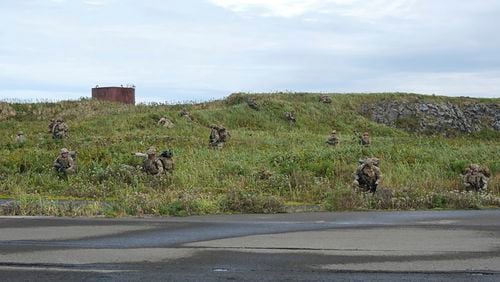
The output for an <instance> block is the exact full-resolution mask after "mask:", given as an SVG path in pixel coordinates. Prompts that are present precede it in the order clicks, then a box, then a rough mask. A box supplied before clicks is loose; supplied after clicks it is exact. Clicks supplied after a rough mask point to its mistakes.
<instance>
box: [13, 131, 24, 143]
mask: <svg viewBox="0 0 500 282" xmlns="http://www.w3.org/2000/svg"><path fill="white" fill-rule="evenodd" d="M15 140H16V144H18V145H22V144H24V143H26V136H25V135H24V132H22V131H19V132H17V134H16V139H15Z"/></svg>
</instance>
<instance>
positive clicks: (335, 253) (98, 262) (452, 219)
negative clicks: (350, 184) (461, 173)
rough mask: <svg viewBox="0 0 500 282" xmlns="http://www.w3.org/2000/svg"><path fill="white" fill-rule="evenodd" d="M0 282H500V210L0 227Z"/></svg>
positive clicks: (58, 221) (41, 221)
mask: <svg viewBox="0 0 500 282" xmlns="http://www.w3.org/2000/svg"><path fill="white" fill-rule="evenodd" d="M0 280H1V281H59V280H62V281H69V280H73V281H101V280H102V281H109V280H111V281H151V280H156V281H158V280H161V281H168V280H176V281H179V280H182V281H186V280H188V281H220V280H252V281H253V280H259V281H291V280H295V281H296V280H304V281H306V280H307V281H311V280H340V281H342V280H346V281H353V280H354V281H366V280H376V281H391V280H392V281H422V280H427V281H429V280H430V281H500V210H486V211H432V212H431V211H429V212H353V213H302V214H279V215H229V216H200V217H186V218H142V219H88V218H49V217H43V218H34V217H27V218H22V217H0Z"/></svg>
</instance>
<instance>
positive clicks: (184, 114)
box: [179, 109, 193, 122]
mask: <svg viewBox="0 0 500 282" xmlns="http://www.w3.org/2000/svg"><path fill="white" fill-rule="evenodd" d="M179 116H180V117H183V118H185V119H186V120H187V121H189V122H191V121H193V117H192V116H191V114H190V113H189V112H188V111H187V110H186V109H182V110H181V111H180V112H179Z"/></svg>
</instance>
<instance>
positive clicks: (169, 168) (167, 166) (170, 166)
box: [158, 150, 175, 173]
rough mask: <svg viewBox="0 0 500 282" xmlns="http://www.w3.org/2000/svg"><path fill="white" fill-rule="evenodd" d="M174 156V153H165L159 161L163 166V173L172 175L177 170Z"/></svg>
mask: <svg viewBox="0 0 500 282" xmlns="http://www.w3.org/2000/svg"><path fill="white" fill-rule="evenodd" d="M173 156H174V154H173V153H172V151H170V150H168V151H163V152H162V153H161V155H160V156H159V157H158V159H159V160H160V161H161V163H162V165H163V171H164V172H166V173H172V172H173V171H174V169H175V162H174V160H173Z"/></svg>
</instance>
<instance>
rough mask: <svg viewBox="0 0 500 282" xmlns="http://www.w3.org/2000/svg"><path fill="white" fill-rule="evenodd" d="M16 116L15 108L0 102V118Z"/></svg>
mask: <svg viewBox="0 0 500 282" xmlns="http://www.w3.org/2000/svg"><path fill="white" fill-rule="evenodd" d="M15 116H16V110H14V108H12V107H11V106H10V105H9V104H7V103H2V102H0V120H4V119H8V118H10V117H15Z"/></svg>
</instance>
